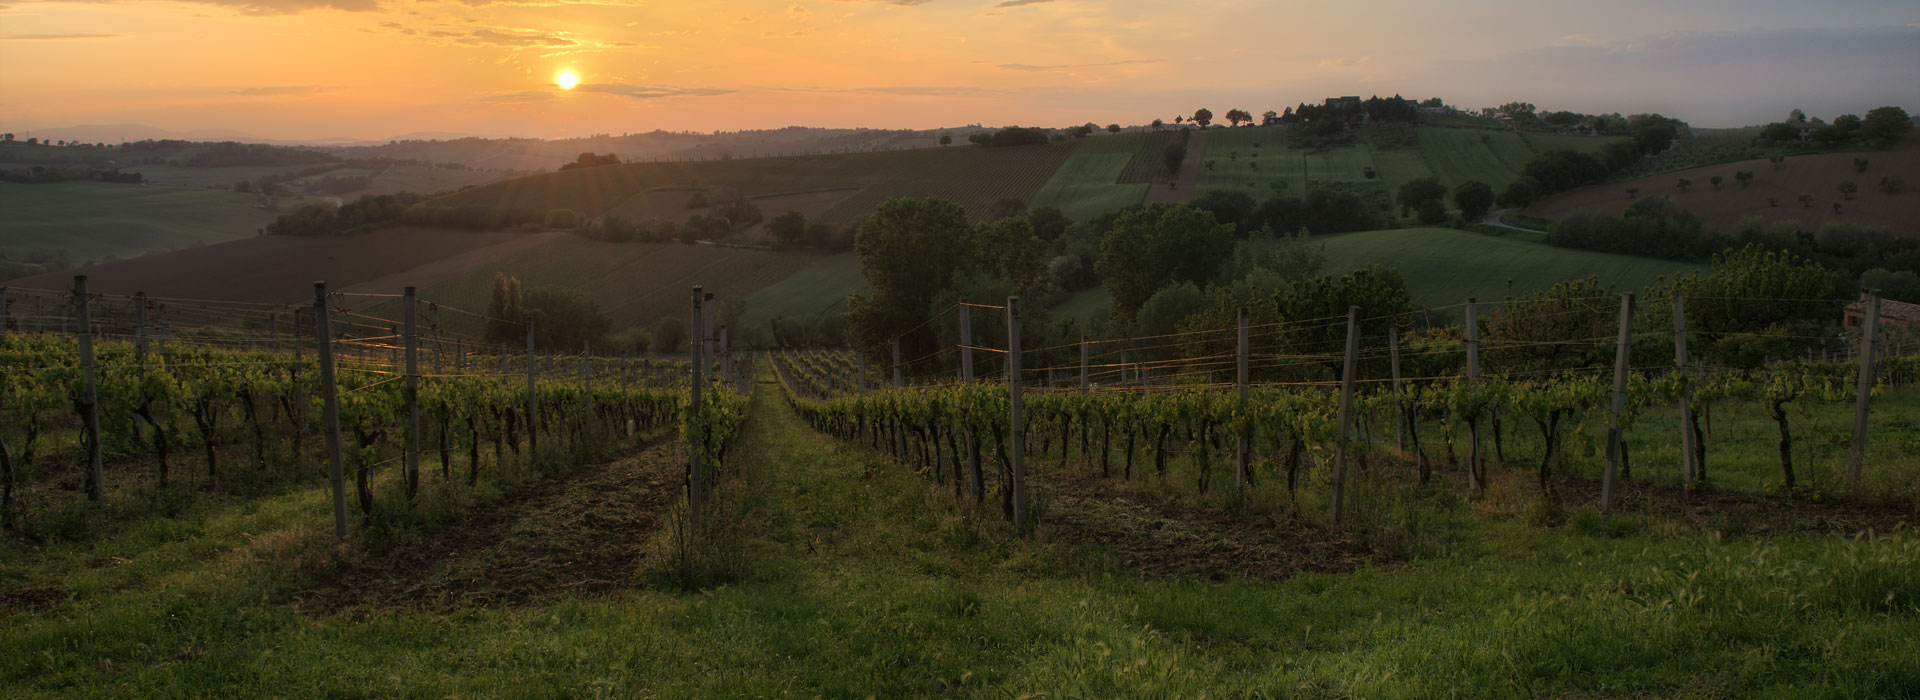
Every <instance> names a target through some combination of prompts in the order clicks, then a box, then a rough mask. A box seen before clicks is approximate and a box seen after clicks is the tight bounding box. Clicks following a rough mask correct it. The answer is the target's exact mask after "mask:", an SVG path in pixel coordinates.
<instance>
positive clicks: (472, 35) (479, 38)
mask: <svg viewBox="0 0 1920 700" xmlns="http://www.w3.org/2000/svg"><path fill="white" fill-rule="evenodd" d="M455 41H458V42H460V43H462V44H470V45H474V46H547V47H553V46H574V45H576V44H578V43H579V42H576V41H574V40H572V39H568V38H566V37H564V36H560V35H558V34H547V33H544V32H536V31H524V30H516V29H509V30H504V31H503V30H499V29H475V30H473V31H472V32H469V33H468V34H467V35H466V37H465V38H461V39H456V40H455Z"/></svg>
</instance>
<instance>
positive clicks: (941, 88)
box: [768, 85, 1006, 97]
mask: <svg viewBox="0 0 1920 700" xmlns="http://www.w3.org/2000/svg"><path fill="white" fill-rule="evenodd" d="M768 89H769V90H774V91H778V92H817V93H828V94H847V95H853V94H871V95H908V96H916V97H938V96H944V95H999V94H1005V93H1006V91H1005V90H996V89H992V88H976V87H964V86H956V85H874V86H869V87H850V88H823V87H776V88H768Z"/></svg>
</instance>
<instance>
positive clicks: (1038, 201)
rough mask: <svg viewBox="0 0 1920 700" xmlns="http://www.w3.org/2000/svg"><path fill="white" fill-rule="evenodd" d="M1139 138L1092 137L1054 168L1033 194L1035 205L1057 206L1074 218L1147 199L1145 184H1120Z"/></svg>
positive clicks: (1088, 215) (1089, 215)
mask: <svg viewBox="0 0 1920 700" xmlns="http://www.w3.org/2000/svg"><path fill="white" fill-rule="evenodd" d="M1139 141H1140V139H1139V138H1127V137H1122V136H1094V137H1090V138H1087V139H1082V140H1081V141H1080V148H1079V149H1078V150H1075V151H1074V152H1073V155H1071V156H1068V157H1067V160H1066V162H1065V163H1062V164H1061V165H1060V169H1058V170H1055V171H1054V173H1053V177H1052V178H1050V179H1048V180H1047V184H1045V185H1043V186H1041V187H1040V190H1039V191H1038V192H1035V193H1034V195H1033V202H1032V206H1034V207H1058V208H1059V209H1060V211H1062V212H1065V213H1066V215H1067V216H1068V217H1070V218H1072V219H1073V220H1074V221H1087V220H1089V219H1092V218H1093V217H1095V216H1099V215H1101V214H1105V213H1107V212H1111V211H1118V210H1120V209H1124V208H1126V207H1129V206H1133V205H1135V204H1139V203H1140V202H1141V201H1142V200H1144V199H1146V196H1147V188H1148V187H1150V185H1145V184H1131V185H1130V184H1120V173H1121V172H1122V171H1123V170H1125V169H1126V167H1127V161H1129V160H1132V159H1133V157H1134V152H1135V151H1137V150H1139Z"/></svg>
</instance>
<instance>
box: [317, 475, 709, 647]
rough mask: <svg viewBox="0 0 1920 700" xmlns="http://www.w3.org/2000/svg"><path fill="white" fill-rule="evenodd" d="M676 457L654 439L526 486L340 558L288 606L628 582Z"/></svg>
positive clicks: (539, 596) (417, 600)
mask: <svg viewBox="0 0 1920 700" xmlns="http://www.w3.org/2000/svg"><path fill="white" fill-rule="evenodd" d="M684 457H685V449H684V447H683V446H682V445H680V444H679V442H678V441H677V440H662V441H659V442H655V443H653V444H652V445H649V446H645V447H639V448H634V449H632V450H628V451H625V452H623V453H621V454H618V455H616V456H614V457H613V458H612V459H610V460H608V461H605V462H602V463H600V464H597V465H593V466H589V467H582V468H580V469H578V470H575V471H572V472H569V473H567V474H564V475H561V476H557V477H553V478H550V479H546V480H543V481H539V482H536V483H532V484H528V485H526V486H523V487H521V488H520V489H518V490H516V491H515V492H513V493H511V494H508V495H507V496H505V497H503V498H501V499H500V500H499V501H498V502H496V503H495V504H494V505H491V506H488V507H485V508H482V509H479V510H476V511H474V512H473V513H471V514H469V515H467V516H466V517H464V518H461V519H460V520H459V521H457V522H453V523H449V524H447V525H444V526H442V527H440V528H439V529H437V530H435V531H434V532H432V533H430V534H428V535H427V536H426V537H425V538H423V539H422V540H420V541H418V542H410V543H405V544H402V545H399V546H397V547H395V548H394V549H393V550H392V551H390V552H387V553H385V554H381V555H375V556H371V557H369V558H366V559H364V560H362V561H358V562H354V563H352V564H349V565H347V566H346V567H345V568H344V569H342V570H341V571H339V572H338V573H337V574H336V575H335V576H334V577H333V578H331V579H329V580H327V581H324V582H322V583H320V584H318V585H316V586H314V587H312V588H310V589H308V590H306V591H303V592H301V593H300V594H298V595H296V606H297V607H298V608H300V609H301V610H304V611H307V612H310V613H316V614H331V613H338V612H342V611H344V610H347V609H350V608H355V607H361V606H374V607H388V608H408V609H425V610H439V611H447V610H454V609H459V608H467V607H485V606H495V605H526V604H533V603H538V602H542V601H548V600H553V599H558V598H564V597H571V596H579V595H592V594H602V593H607V592H611V591H617V590H622V589H627V588H631V587H634V586H635V585H637V583H638V577H639V575H640V568H641V567H640V564H641V560H642V558H643V557H644V556H645V550H644V548H645V546H646V543H647V541H648V540H649V539H650V537H651V535H652V533H653V532H654V530H655V529H656V528H657V527H659V524H660V518H661V517H662V515H663V514H664V513H665V512H666V508H667V506H668V504H669V503H671V502H672V500H673V499H674V498H676V497H677V495H678V493H679V485H680V483H681V477H682V476H683V473H682V469H683V466H684Z"/></svg>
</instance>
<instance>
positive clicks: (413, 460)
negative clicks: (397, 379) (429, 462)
mask: <svg viewBox="0 0 1920 700" xmlns="http://www.w3.org/2000/svg"><path fill="white" fill-rule="evenodd" d="M401 296H403V297H404V299H403V302H404V303H405V306H406V317H405V319H406V323H407V335H406V338H405V340H406V343H407V350H406V352H407V357H406V359H407V499H408V500H412V499H413V497H414V494H416V493H419V491H420V347H419V346H420V333H419V326H418V323H417V319H416V315H415V313H414V312H415V310H416V308H415V307H416V302H417V301H418V299H417V298H416V297H415V296H414V293H413V287H407V288H406V290H405V292H404V293H403V294H402V295H401Z"/></svg>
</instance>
